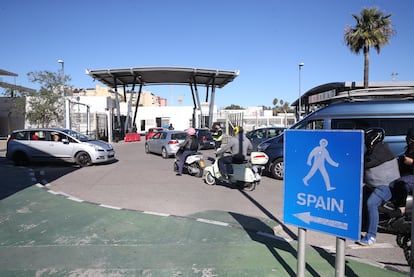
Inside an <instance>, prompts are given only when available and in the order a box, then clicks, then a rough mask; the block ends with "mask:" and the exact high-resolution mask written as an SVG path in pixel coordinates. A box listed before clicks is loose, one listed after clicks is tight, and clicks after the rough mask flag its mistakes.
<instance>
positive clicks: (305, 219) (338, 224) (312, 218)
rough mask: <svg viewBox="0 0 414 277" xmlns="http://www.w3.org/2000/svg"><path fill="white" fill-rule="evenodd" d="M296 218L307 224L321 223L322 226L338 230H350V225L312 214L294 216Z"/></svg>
mask: <svg viewBox="0 0 414 277" xmlns="http://www.w3.org/2000/svg"><path fill="white" fill-rule="evenodd" d="M294 216H295V217H297V218H299V219H300V220H302V221H303V222H305V223H306V224H309V223H311V222H315V223H319V224H322V225H326V226H329V227H334V228H338V229H343V230H348V223H344V222H341V221H336V220H331V219H327V218H323V217H317V216H313V215H311V214H310V212H304V213H299V214H294Z"/></svg>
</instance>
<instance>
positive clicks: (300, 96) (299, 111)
mask: <svg viewBox="0 0 414 277" xmlns="http://www.w3.org/2000/svg"><path fill="white" fill-rule="evenodd" d="M304 65H305V64H304V63H300V64H299V105H298V113H299V119H300V118H301V115H302V103H301V98H302V93H301V89H300V81H301V80H300V70H301V68H302V66H304Z"/></svg>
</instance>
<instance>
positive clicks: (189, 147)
mask: <svg viewBox="0 0 414 277" xmlns="http://www.w3.org/2000/svg"><path fill="white" fill-rule="evenodd" d="M195 133H196V131H195V129H194V128H188V129H187V137H186V139H185V140H184V141H183V142H182V143H180V144H179V145H178V146H179V149H178V151H177V154H176V155H177V156H179V159H180V160H179V163H178V172H177V174H176V175H177V176H181V174H182V173H183V168H184V163H185V160H186V159H187V157H188V156H190V155H191V154H194V153H196V152H197V151H198V140H197V136H196V135H195Z"/></svg>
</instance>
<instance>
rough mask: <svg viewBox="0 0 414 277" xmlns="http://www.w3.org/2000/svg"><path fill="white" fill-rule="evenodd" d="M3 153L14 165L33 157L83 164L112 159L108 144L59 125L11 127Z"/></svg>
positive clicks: (41, 159) (112, 155) (113, 155)
mask: <svg viewBox="0 0 414 277" xmlns="http://www.w3.org/2000/svg"><path fill="white" fill-rule="evenodd" d="M6 157H7V158H8V159H10V160H12V161H13V162H14V163H15V164H16V165H26V164H28V163H30V162H34V161H65V162H71V163H76V164H78V165H80V166H87V165H91V164H96V163H103V162H109V161H113V160H114V159H115V151H114V149H113V147H112V145H111V144H109V143H106V142H104V141H101V140H95V139H92V138H90V137H88V136H86V135H83V134H80V133H78V132H76V131H73V130H69V129H63V128H36V129H24V130H16V131H13V132H12V134H11V135H10V137H9V139H8V141H7V153H6Z"/></svg>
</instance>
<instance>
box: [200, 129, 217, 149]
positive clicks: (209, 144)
mask: <svg viewBox="0 0 414 277" xmlns="http://www.w3.org/2000/svg"><path fill="white" fill-rule="evenodd" d="M196 134H197V140H198V144H199V145H200V149H214V139H213V136H212V135H211V132H210V130H209V129H196Z"/></svg>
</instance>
